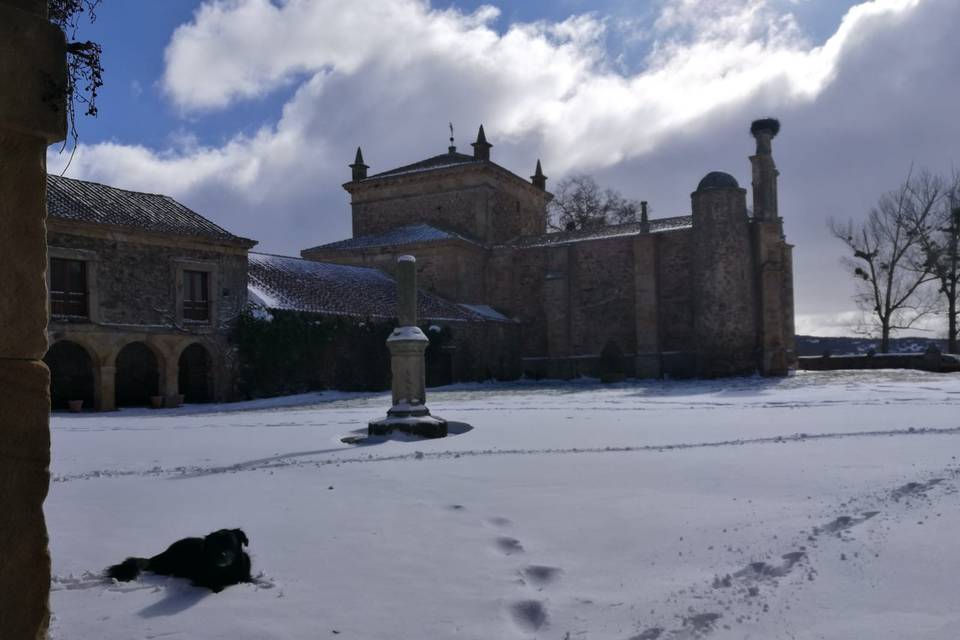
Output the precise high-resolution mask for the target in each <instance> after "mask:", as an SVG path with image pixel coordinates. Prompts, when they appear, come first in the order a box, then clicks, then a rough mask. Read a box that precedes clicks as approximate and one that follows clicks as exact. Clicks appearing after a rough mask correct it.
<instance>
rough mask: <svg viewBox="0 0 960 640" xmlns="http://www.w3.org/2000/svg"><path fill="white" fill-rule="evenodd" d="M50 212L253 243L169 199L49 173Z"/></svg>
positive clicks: (82, 219) (65, 217) (54, 215)
mask: <svg viewBox="0 0 960 640" xmlns="http://www.w3.org/2000/svg"><path fill="white" fill-rule="evenodd" d="M47 211H48V213H49V215H50V217H52V218H60V219H62V220H74V221H78V222H97V223H100V224H110V225H119V226H123V227H131V228H134V229H140V230H143V231H154V232H159V233H171V234H175V235H182V236H198V237H202V238H213V239H217V240H227V241H241V242H243V241H246V242H250V243H252V241H250V240H246V239H245V238H240V237H238V236H235V235H233V234H232V233H230V232H229V231H227V230H226V229H223V228H222V227H220V226H218V225H216V224H214V223H213V222H211V221H209V220H207V219H206V218H204V217H203V216H201V215H200V214H199V213H197V212H196V211H192V210H190V209H188V208H187V207H185V206H183V205H182V204H180V203H179V202H177V201H176V200H174V199H173V198H171V197H169V196H163V195H156V194H152V193H140V192H138V191H127V190H125V189H117V188H116V187H108V186H107V185H103V184H98V183H96V182H87V181H86V180H75V179H73V178H64V177H61V176H55V175H49V174H48V175H47Z"/></svg>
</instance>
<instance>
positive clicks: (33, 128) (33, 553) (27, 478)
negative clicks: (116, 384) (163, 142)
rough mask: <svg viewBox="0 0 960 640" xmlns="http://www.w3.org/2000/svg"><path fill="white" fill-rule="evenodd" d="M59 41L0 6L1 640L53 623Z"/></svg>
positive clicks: (35, 8)
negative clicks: (51, 161) (51, 331)
mask: <svg viewBox="0 0 960 640" xmlns="http://www.w3.org/2000/svg"><path fill="white" fill-rule="evenodd" d="M65 61H66V48H65V43H64V38H63V34H62V33H61V32H60V30H59V29H57V28H56V27H54V26H53V25H51V24H50V23H49V22H48V21H47V9H46V0H0V87H3V90H2V91H0V296H2V297H0V327H2V329H0V505H3V507H2V509H3V513H2V515H0V549H2V550H3V551H2V558H0V594H3V595H2V597H0V635H2V636H3V637H4V638H18V639H19V638H26V639H31V640H32V639H35V638H36V639H39V638H43V637H45V636H46V631H47V626H48V623H49V618H50V611H49V606H48V597H49V591H50V556H49V553H48V551H47V528H46V523H45V521H44V518H43V500H44V499H45V498H46V495H47V487H48V484H49V480H50V473H49V469H48V467H49V464H50V429H49V423H48V420H49V413H50V373H49V371H48V370H47V367H46V366H45V365H44V364H43V361H42V358H43V355H44V353H45V352H46V350H47V332H46V327H47V287H46V280H45V273H46V267H47V251H46V247H47V239H46V227H45V218H46V213H47V210H46V151H47V145H48V144H51V143H53V142H56V141H58V140H62V139H63V138H64V136H65V135H66V119H65V117H64V114H65V108H64V101H63V94H62V91H63V88H64V86H65V82H66V62H65Z"/></svg>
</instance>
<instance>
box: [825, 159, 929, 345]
mask: <svg viewBox="0 0 960 640" xmlns="http://www.w3.org/2000/svg"><path fill="white" fill-rule="evenodd" d="M942 196H943V185H942V182H941V181H940V180H939V178H937V177H936V176H933V175H931V174H929V173H928V172H921V173H920V174H919V175H917V176H914V175H913V173H912V171H911V173H910V174H909V175H908V176H907V179H906V181H905V182H904V183H903V184H902V185H900V187H899V188H898V189H897V190H895V191H891V192H889V193H886V194H884V195H883V196H881V197H880V200H879V201H878V202H877V205H876V206H875V207H874V208H873V209H871V210H870V213H869V215H868V216H867V219H866V220H865V221H864V222H862V223H860V224H854V223H853V221H849V222H847V223H846V224H840V223H837V222H836V221H834V220H831V221H830V231H831V233H833V235H834V236H835V237H836V238H838V239H839V240H841V241H842V242H843V243H844V244H845V245H846V246H847V249H848V250H849V251H850V253H851V254H852V257H851V256H849V255H848V256H844V258H843V264H844V266H846V267H847V268H848V269H850V271H851V274H852V275H853V276H854V279H855V281H856V283H857V293H856V295H855V296H854V300H855V301H856V303H857V306H858V307H859V308H860V309H861V310H862V311H863V312H864V313H865V316H866V318H868V322H867V326H866V328H867V330H868V331H869V332H870V333H873V332H875V331H879V333H880V351H881V352H887V351H888V350H889V347H890V334H891V333H892V332H895V331H898V330H903V329H909V328H911V327H914V326H915V325H916V323H917V322H918V321H919V320H920V319H921V318H923V317H925V316H926V315H928V314H930V313H932V312H934V311H935V309H936V296H932V295H930V292H929V291H928V290H927V289H925V288H924V286H923V285H924V284H925V283H927V282H929V281H930V280H932V279H933V278H934V276H933V275H932V274H931V272H930V270H929V269H928V268H927V267H926V260H925V258H924V254H923V241H922V235H923V234H922V233H920V232H919V231H918V229H920V228H922V227H923V226H924V225H926V224H928V220H929V217H930V215H931V212H932V211H933V209H934V208H935V207H936V206H937V204H938V203H939V202H940V200H941V198H942Z"/></svg>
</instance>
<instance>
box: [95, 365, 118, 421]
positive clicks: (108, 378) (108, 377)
mask: <svg viewBox="0 0 960 640" xmlns="http://www.w3.org/2000/svg"><path fill="white" fill-rule="evenodd" d="M99 396H100V406H98V407H97V409H98V410H100V411H113V410H114V409H116V408H117V368H116V367H100V393H99Z"/></svg>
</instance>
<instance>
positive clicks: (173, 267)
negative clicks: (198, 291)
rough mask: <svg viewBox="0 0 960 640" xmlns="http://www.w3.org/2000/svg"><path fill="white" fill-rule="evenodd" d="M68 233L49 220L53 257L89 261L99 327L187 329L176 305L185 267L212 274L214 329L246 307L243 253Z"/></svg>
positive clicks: (75, 231) (137, 238) (87, 230)
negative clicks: (131, 326)
mask: <svg viewBox="0 0 960 640" xmlns="http://www.w3.org/2000/svg"><path fill="white" fill-rule="evenodd" d="M90 227H93V225H90ZM65 228H66V225H63V224H62V223H59V224H58V223H57V222H56V221H51V231H50V234H49V238H48V245H49V246H50V248H51V254H52V255H58V251H57V250H66V251H63V252H60V253H59V255H61V256H63V257H70V256H71V252H73V255H75V256H76V257H77V258H79V259H85V260H88V268H87V269H88V271H87V279H88V287H90V289H91V292H92V293H93V295H94V298H95V300H96V307H97V308H95V309H93V308H92V309H91V312H92V313H93V319H94V320H95V321H96V322H98V323H101V324H121V325H138V326H152V327H167V328H175V327H178V326H183V325H184V322H183V318H182V314H180V313H178V305H177V300H178V299H179V298H180V297H181V296H182V293H181V291H180V289H181V287H182V282H181V277H180V272H181V271H182V270H183V269H184V268H187V269H200V270H205V271H206V270H209V272H210V274H211V277H210V299H211V304H212V309H211V310H212V312H213V314H214V315H213V319H214V320H216V322H215V323H214V324H216V325H220V324H223V323H227V322H229V321H230V320H231V319H232V318H235V317H236V316H237V314H238V313H239V312H240V311H241V310H242V308H243V305H244V304H245V303H246V300H247V257H246V250H245V249H244V250H241V249H236V248H224V247H218V246H217V245H214V244H207V245H206V246H204V243H202V242H177V239H175V238H172V239H164V244H160V243H159V242H157V241H156V240H153V241H151V238H150V237H149V236H145V235H143V236H138V235H137V234H130V233H116V234H112V236H107V235H106V234H104V232H103V229H102V228H101V229H96V228H82V229H81V228H76V229H72V230H71V231H70V232H66V231H65ZM78 234H84V235H78ZM94 234H96V235H94ZM94 298H92V299H91V303H92V304H93V302H94Z"/></svg>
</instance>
